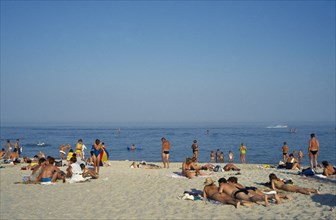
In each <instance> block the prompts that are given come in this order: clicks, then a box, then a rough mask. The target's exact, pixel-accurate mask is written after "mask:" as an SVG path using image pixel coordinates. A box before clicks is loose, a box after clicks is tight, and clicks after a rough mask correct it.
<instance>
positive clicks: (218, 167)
mask: <svg viewBox="0 0 336 220" xmlns="http://www.w3.org/2000/svg"><path fill="white" fill-rule="evenodd" d="M213 171H214V172H224V170H223V168H222V167H221V166H220V165H217V166H215V168H214V169H213Z"/></svg>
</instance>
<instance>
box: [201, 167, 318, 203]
mask: <svg viewBox="0 0 336 220" xmlns="http://www.w3.org/2000/svg"><path fill="white" fill-rule="evenodd" d="M269 179H270V187H271V189H272V190H273V191H268V190H267V191H263V190H260V189H258V188H257V187H247V186H244V185H242V184H240V183H238V178H237V177H230V178H228V179H227V180H226V179H225V178H220V179H219V180H218V186H216V184H215V182H214V180H213V179H212V178H211V177H208V178H207V179H206V181H205V182H204V188H203V198H204V201H205V202H206V201H207V199H211V200H215V201H218V202H221V203H223V204H227V205H234V206H235V207H236V208H238V207H239V206H240V205H241V204H242V205H246V206H250V205H251V204H253V203H257V202H264V204H265V206H268V205H269V200H270V199H275V201H276V204H279V203H281V202H282V199H289V200H290V199H292V198H291V197H290V196H289V195H285V194H279V190H281V191H287V192H297V193H302V194H306V195H310V194H311V193H316V194H319V193H320V192H319V190H317V189H312V188H304V187H300V186H296V185H293V184H286V183H284V182H283V181H282V180H280V179H279V178H278V177H277V176H276V175H275V174H274V173H271V174H270V175H269Z"/></svg>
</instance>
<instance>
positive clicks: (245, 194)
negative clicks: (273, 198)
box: [219, 178, 269, 206]
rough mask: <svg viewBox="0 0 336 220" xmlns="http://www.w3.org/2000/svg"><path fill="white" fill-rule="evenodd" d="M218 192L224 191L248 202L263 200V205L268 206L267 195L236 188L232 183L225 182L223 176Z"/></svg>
mask: <svg viewBox="0 0 336 220" xmlns="http://www.w3.org/2000/svg"><path fill="white" fill-rule="evenodd" d="M219 181H220V188H219V192H220V193H223V192H224V193H226V194H227V195H229V196H231V197H232V198H234V199H240V200H245V201H250V202H259V201H264V202H265V206H268V205H269V203H268V197H267V195H258V194H254V193H250V192H249V191H248V190H247V189H246V188H242V189H237V188H236V187H235V186H234V185H232V184H230V183H227V181H226V179H225V178H221V179H220V180H219Z"/></svg>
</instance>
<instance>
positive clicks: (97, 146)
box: [91, 139, 102, 175]
mask: <svg viewBox="0 0 336 220" xmlns="http://www.w3.org/2000/svg"><path fill="white" fill-rule="evenodd" d="M91 150H92V151H93V168H94V172H96V174H97V175H99V168H100V167H99V166H100V160H101V157H100V152H101V151H102V143H101V142H100V140H99V139H96V140H95V142H94V143H93V145H92V148H91Z"/></svg>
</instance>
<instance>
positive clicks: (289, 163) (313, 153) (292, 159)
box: [282, 133, 336, 176]
mask: <svg viewBox="0 0 336 220" xmlns="http://www.w3.org/2000/svg"><path fill="white" fill-rule="evenodd" d="M319 150H320V144H319V141H318V140H317V138H316V137H315V134H314V133H312V134H310V140H309V143H308V155H309V164H310V169H316V168H317V167H318V166H319V165H318V163H317V156H318V152H319ZM282 155H283V161H284V165H283V167H284V168H286V169H290V170H300V169H301V166H300V162H301V161H302V158H303V152H302V150H301V149H300V150H299V152H298V155H297V157H296V151H293V153H291V154H289V146H288V144H287V142H284V144H283V146H282ZM322 168H323V175H325V176H330V175H334V174H336V169H335V168H334V167H332V166H331V165H330V164H329V163H328V161H322Z"/></svg>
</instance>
